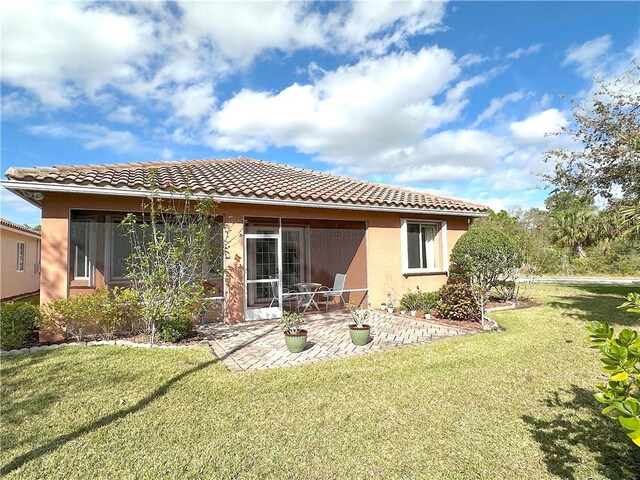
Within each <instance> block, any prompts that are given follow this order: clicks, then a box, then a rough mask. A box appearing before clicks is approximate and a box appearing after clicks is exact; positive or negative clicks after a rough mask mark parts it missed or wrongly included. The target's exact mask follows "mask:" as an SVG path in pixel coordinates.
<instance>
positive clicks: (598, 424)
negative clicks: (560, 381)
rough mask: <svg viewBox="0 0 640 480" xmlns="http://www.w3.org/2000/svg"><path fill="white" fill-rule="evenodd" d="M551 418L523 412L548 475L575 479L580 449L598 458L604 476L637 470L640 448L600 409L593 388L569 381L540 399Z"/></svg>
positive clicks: (617, 476) (630, 476)
mask: <svg viewBox="0 0 640 480" xmlns="http://www.w3.org/2000/svg"><path fill="white" fill-rule="evenodd" d="M544 403H545V406H546V409H545V410H547V411H550V412H552V413H553V414H554V416H555V418H553V419H552V420H547V419H545V418H535V417H532V416H530V415H524V416H523V417H522V419H523V420H524V422H525V423H526V424H527V425H529V430H530V432H531V435H532V436H533V438H534V439H535V440H536V442H538V444H539V445H540V449H541V450H542V452H543V453H544V463H545V465H546V467H547V470H548V472H549V473H551V474H552V475H556V476H558V477H560V478H563V479H569V480H575V479H576V478H577V477H576V466H578V465H579V464H580V463H581V462H582V458H581V455H580V452H577V451H576V450H575V449H576V448H579V449H580V450H587V451H588V452H589V453H590V455H591V456H592V457H593V458H595V459H596V461H597V462H598V467H597V468H598V470H599V471H600V473H601V474H602V475H603V476H605V477H606V478H615V479H620V480H623V479H636V478H638V477H637V475H638V472H640V449H638V448H637V447H635V445H634V444H633V443H632V442H631V439H629V438H628V437H627V436H626V435H625V433H624V431H623V430H622V427H621V426H620V425H619V424H618V422H616V421H613V420H611V419H609V418H608V417H606V416H604V415H602V414H601V413H600V406H599V405H600V404H598V402H597V401H596V400H595V399H594V398H593V392H592V391H591V390H587V389H585V388H581V387H578V386H576V385H572V386H571V387H569V388H568V389H563V390H560V391H558V392H555V393H554V395H553V396H552V397H550V398H548V399H547V400H545V401H544Z"/></svg>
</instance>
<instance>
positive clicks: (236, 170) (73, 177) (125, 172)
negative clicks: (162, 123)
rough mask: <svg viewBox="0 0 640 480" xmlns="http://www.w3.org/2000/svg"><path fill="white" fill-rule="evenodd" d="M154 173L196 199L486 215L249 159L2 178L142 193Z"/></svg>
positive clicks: (471, 207) (466, 205)
mask: <svg viewBox="0 0 640 480" xmlns="http://www.w3.org/2000/svg"><path fill="white" fill-rule="evenodd" d="M152 171H154V172H155V173H154V175H155V181H156V183H157V185H158V187H159V188H161V189H162V188H168V187H169V186H171V187H173V188H178V189H184V188H187V187H188V188H189V189H190V190H191V191H192V192H194V193H206V194H215V195H219V196H223V197H224V196H231V197H241V198H243V197H244V198H278V199H291V200H297V201H299V202H304V201H305V199H306V200H307V201H315V202H323V203H329V204H331V203H336V204H351V205H354V206H374V207H375V206H380V207H404V208H415V209H428V210H451V211H470V212H483V211H485V210H486V207H485V206H483V205H478V204H475V203H470V202H465V201H463V200H456V199H452V198H445V197H440V196H436V195H431V194H429V193H425V192H418V191H411V190H406V189H401V188H396V187H391V186H387V185H379V184H376V183H371V182H366V181H363V180H356V179H353V178H347V177H341V176H338V175H333V174H329V173H323V172H316V171H313V170H307V169H303V168H298V167H292V166H289V165H283V164H278V163H272V162H266V161H262V160H254V159H250V158H228V159H209V160H184V161H172V162H145V163H138V162H137V163H125V164H111V165H74V166H54V167H47V168H10V169H9V170H7V172H6V176H7V178H8V179H9V180H15V181H23V182H37V183H50V184H67V185H69V184H70V185H76V186H79V185H87V186H98V187H112V188H119V189H130V190H131V189H133V190H146V189H149V188H151V186H152V178H153V175H152V173H151V172H152Z"/></svg>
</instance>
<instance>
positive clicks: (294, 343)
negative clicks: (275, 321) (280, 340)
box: [280, 312, 307, 353]
mask: <svg viewBox="0 0 640 480" xmlns="http://www.w3.org/2000/svg"><path fill="white" fill-rule="evenodd" d="M303 323H304V319H303V316H302V314H301V313H298V312H284V313H283V315H282V319H281V320H280V326H281V327H282V330H283V331H284V342H285V343H286V344H287V348H288V349H289V351H290V352H291V353H300V352H301V351H303V350H304V346H305V345H306V344H307V331H306V330H303V329H302V328H300V327H301V325H302V324H303Z"/></svg>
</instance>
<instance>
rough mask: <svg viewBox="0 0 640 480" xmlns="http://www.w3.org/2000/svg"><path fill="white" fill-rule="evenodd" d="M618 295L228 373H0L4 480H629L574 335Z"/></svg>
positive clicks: (559, 298) (117, 363)
mask: <svg viewBox="0 0 640 480" xmlns="http://www.w3.org/2000/svg"><path fill="white" fill-rule="evenodd" d="M627 290H628V287H564V286H562V287H560V286H555V285H539V286H535V287H533V294H534V296H535V298H536V299H537V300H538V301H539V302H541V303H542V306H540V307H536V308H530V309H526V310H519V311H507V312H499V313H494V314H493V317H494V318H496V319H497V320H498V321H499V322H500V323H501V324H502V325H503V326H504V327H505V328H506V331H505V332H504V333H500V334H480V335H474V336H471V337H464V338H459V339H452V340H445V341H441V342H436V343H433V344H429V345H423V346H419V347H410V348H405V349H399V350H395V351H391V352H386V353H379V354H373V355H365V356H360V357H355V358H350V359H346V360H339V361H330V362H321V363H318V364H314V365H309V366H305V367H297V368H288V369H279V370H267V371H258V372H253V373H244V374H231V373H229V372H228V371H227V370H226V369H225V367H224V366H223V365H222V364H221V363H220V362H218V361H217V360H216V359H215V358H214V357H213V356H212V355H211V353H210V352H209V350H207V349H205V348H201V349H195V350H176V351H168V350H153V351H148V350H138V349H127V348H119V347H92V348H67V349H59V350H53V351H48V352H43V353H40V354H31V355H27V356H22V357H15V358H9V359H3V360H2V366H1V373H2V399H1V401H2V426H1V434H2V454H1V458H0V465H2V470H1V473H2V474H3V476H5V477H6V478H65V479H66V478H83V479H84V478H265V477H271V478H274V477H276V478H347V477H348V478H363V477H369V478H406V477H420V478H437V479H441V478H456V479H469V478H486V479H510V478H514V479H515V478H517V479H521V478H526V479H528V480H531V479H539V478H563V479H564V478H568V479H588V478H594V479H596V478H611V479H625V478H628V479H631V478H637V474H638V472H640V449H638V448H635V447H634V446H633V444H632V443H631V441H630V440H629V439H628V438H627V437H626V435H625V434H624V433H623V432H622V431H621V429H620V428H618V426H617V425H616V424H614V423H613V422H610V421H609V420H607V419H606V418H604V417H602V416H601V415H600V413H599V410H598V407H597V405H596V404H595V401H594V400H593V397H592V385H593V383H595V381H596V380H597V376H598V372H599V361H598V357H597V354H596V352H594V351H593V350H590V349H588V348H587V347H586V345H585V342H584V338H585V337H586V332H585V329H584V326H585V325H586V323H587V322H588V321H590V320H592V319H607V320H610V321H611V322H613V323H614V324H615V325H616V327H618V329H619V327H620V326H622V325H625V326H629V325H631V326H633V327H634V328H638V324H639V322H638V321H637V319H636V318H635V317H634V316H632V315H630V314H627V313H624V312H622V311H620V310H616V309H615V307H616V306H617V305H618V304H619V303H620V302H621V294H622V293H626V292H627Z"/></svg>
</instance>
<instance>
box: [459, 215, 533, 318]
mask: <svg viewBox="0 0 640 480" xmlns="http://www.w3.org/2000/svg"><path fill="white" fill-rule="evenodd" d="M523 261H524V258H523V255H522V252H521V251H520V249H519V248H518V246H517V245H516V244H515V242H514V241H513V240H511V239H510V238H509V237H508V236H507V235H505V234H504V233H502V232H500V231H499V230H496V229H494V228H490V227H485V226H480V227H475V228H472V229H471V230H469V231H468V232H467V233H465V234H464V235H463V236H462V237H461V238H460V240H458V242H457V243H456V244H455V246H454V247H453V250H452V252H451V264H452V270H453V271H457V272H459V274H460V275H462V276H463V277H465V278H466V279H467V281H468V282H469V284H470V286H471V292H472V294H473V296H474V298H475V300H476V302H477V304H478V306H479V308H480V321H481V324H482V325H483V326H484V306H485V304H486V303H487V300H488V298H489V291H490V290H491V289H492V288H493V287H495V286H496V285H497V284H498V283H499V282H502V281H509V280H513V279H515V275H516V274H517V271H518V269H519V268H520V266H521V265H522V263H523Z"/></svg>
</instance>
